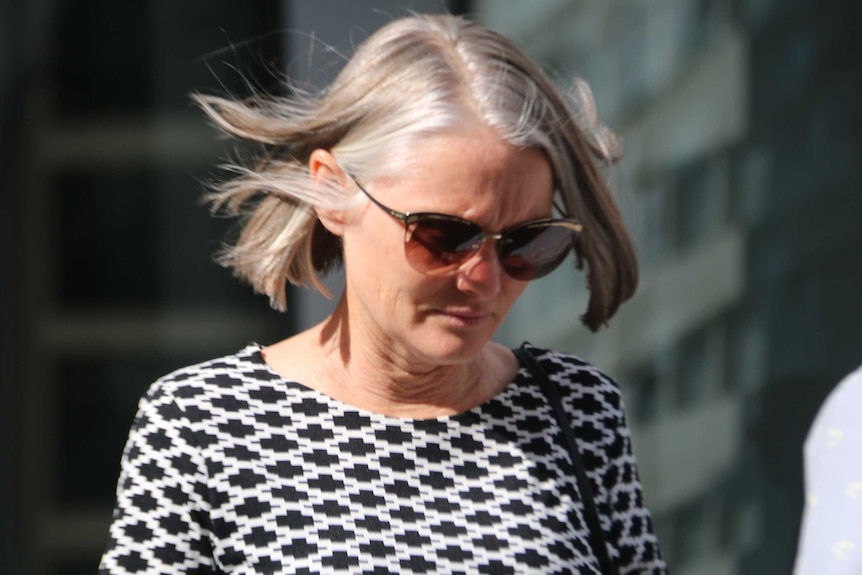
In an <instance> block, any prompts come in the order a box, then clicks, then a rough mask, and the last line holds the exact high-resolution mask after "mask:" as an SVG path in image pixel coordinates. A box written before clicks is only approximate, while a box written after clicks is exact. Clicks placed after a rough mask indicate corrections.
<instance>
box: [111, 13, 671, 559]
mask: <svg viewBox="0 0 862 575" xmlns="http://www.w3.org/2000/svg"><path fill="white" fill-rule="evenodd" d="M581 92H582V95H583V96H585V98H583V104H584V105H583V106H582V108H581V109H580V110H579V111H578V113H577V114H576V115H573V112H571V111H570V110H569V109H568V108H567V106H566V104H565V102H564V101H563V99H562V98H561V97H560V96H559V95H558V94H557V92H556V91H555V90H554V88H553V87H552V85H551V84H550V83H549V82H548V81H547V80H546V79H545V78H544V77H543V76H542V74H541V72H540V71H539V70H538V68H537V67H536V66H535V64H533V63H531V62H530V61H529V60H528V59H527V58H526V57H525V56H524V55H523V54H522V53H521V52H520V51H519V50H518V49H517V48H516V47H515V46H514V45H512V44H511V43H510V42H509V41H508V40H506V39H505V38H503V37H501V36H500V35H498V34H496V33H494V32H492V31H490V30H488V29H486V28H484V27H482V26H479V25H477V24H473V23H470V22H468V21H466V20H464V19H461V18H457V17H451V16H412V17H409V18H405V19H402V20H397V21H394V22H392V23H391V24H389V25H388V26H386V27H384V28H382V29H381V30H380V31H378V32H377V33H375V34H374V35H373V36H371V37H370V38H369V39H368V40H367V41H366V42H365V43H364V44H363V45H362V46H360V47H359V49H358V50H357V52H356V54H355V56H354V57H353V58H352V59H351V60H350V61H349V62H348V63H347V64H346V66H345V68H344V70H343V71H342V72H341V74H340V75H339V76H338V78H337V79H336V80H335V81H334V83H333V84H332V86H330V88H329V89H328V90H327V91H326V92H325V94H323V95H322V96H321V97H319V98H310V97H309V98H299V97H294V98H290V99H277V100H273V99H264V98H257V99H255V100H252V101H249V102H234V101H228V100H223V99H219V98H213V97H204V96H201V97H198V98H197V100H198V102H199V103H200V104H201V105H202V106H203V108H204V110H206V112H207V113H208V114H209V116H210V117H211V118H212V119H213V120H214V121H215V122H216V123H217V124H218V125H219V126H220V127H221V128H223V129H224V130H225V131H226V132H227V133H228V134H231V135H233V136H236V137H240V138H243V139H246V140H251V141H254V142H259V143H263V144H265V145H266V148H267V150H268V151H267V154H266V156H265V158H263V160H262V161H261V162H260V163H259V164H258V165H256V166H255V167H254V168H236V169H237V170H238V174H237V176H236V177H235V178H234V179H232V180H229V181H227V182H226V183H224V184H223V185H222V186H221V187H220V189H219V190H218V191H217V192H216V193H215V194H214V196H213V200H214V203H215V205H216V206H217V207H226V208H227V209H228V210H230V211H231V212H232V213H234V214H245V215H246V216H247V218H246V219H245V221H244V226H243V228H242V232H241V234H240V237H239V239H238V241H237V243H236V245H234V246H233V247H231V248H230V249H228V251H227V252H226V253H225V254H224V255H223V262H224V263H225V264H226V265H228V266H230V267H232V268H233V269H234V271H235V273H237V274H238V275H239V276H240V277H242V278H244V279H246V280H247V281H249V282H250V283H251V284H252V286H254V288H255V289H256V290H257V291H258V292H261V293H264V294H266V295H268V296H269V297H270V298H271V300H272V302H273V304H274V306H275V307H277V308H279V309H284V307H285V284H286V282H291V283H294V284H302V285H311V286H313V287H316V288H317V289H320V290H321V291H325V289H324V288H323V286H322V284H321V283H320V281H319V279H318V278H319V274H322V273H325V272H326V271H327V270H329V269H330V268H332V267H333V266H335V265H339V264H343V266H344V271H345V286H344V293H343V295H342V297H341V298H340V300H339V301H338V303H337V306H336V308H335V310H334V312H333V313H332V315H331V316H329V317H328V318H327V319H326V320H325V321H324V322H323V323H321V324H320V325H318V326H316V327H313V328H311V329H309V330H307V331H305V332H303V333H300V334H298V335H296V336H293V337H291V338H288V339H286V340H284V341H282V342H279V343H276V344H274V345H271V346H266V347H260V346H258V345H250V346H248V347H247V348H245V349H244V350H242V351H240V352H239V353H237V354H235V355H231V356H228V357H225V358H221V359H218V360H215V361H211V362H207V363H204V364H201V365H197V366H192V367H189V368H185V369H182V370H179V371H177V372H175V373H173V374H170V375H168V376H166V377H164V378H162V379H161V380H159V381H158V382H156V383H155V384H154V386H153V387H152V388H151V390H150V392H149V393H148V395H147V396H146V397H145V398H144V399H143V400H142V402H141V406H140V410H139V413H138V416H137V418H136V420H135V423H134V425H133V427H132V431H131V434H130V438H129V442H128V445H127V448H126V451H125V453H124V457H123V469H122V474H121V477H120V481H119V487H118V503H117V508H116V511H115V514H114V521H113V525H112V527H111V540H110V543H109V547H108V550H107V551H106V553H105V555H104V557H103V560H102V566H101V570H102V572H106V573H127V572H135V571H146V572H160V573H172V572H177V571H199V572H238V573H320V572H326V573H329V572H346V573H429V572H441V573H455V572H461V573H467V572H469V573H522V572H539V573H573V572H577V573H597V572H600V570H604V571H605V572H618V573H662V572H664V571H665V567H664V563H663V561H662V559H661V556H660V553H659V549H658V544H657V542H656V539H655V536H654V534H653V530H652V523H651V520H650V516H649V513H648V511H647V509H646V508H645V506H644V503H643V497H642V494H641V489H640V485H639V483H638V478H637V471H636V466H635V461H634V457H633V456H632V453H631V448H630V440H629V432H628V430H627V428H626V424H625V418H624V415H623V411H622V407H621V400H620V396H619V391H618V389H617V387H616V385H615V384H614V383H613V381H611V380H610V379H608V378H607V377H606V376H604V375H603V374H601V373H600V372H598V371H597V370H595V369H594V368H593V367H591V366H589V365H587V364H585V363H583V362H582V361H580V360H578V359H576V358H574V357H572V356H568V355H563V354H559V353H555V352H552V351H548V350H543V349H539V348H535V347H532V346H530V345H527V344H525V346H524V348H522V350H520V351H518V353H519V354H520V360H519V358H518V357H516V355H515V354H514V353H513V351H512V350H509V349H506V348H504V347H502V346H500V345H498V344H495V343H493V342H491V341H490V339H491V336H492V334H493V333H494V331H495V330H496V328H497V327H498V326H499V325H500V322H502V320H503V318H504V317H505V316H506V313H507V311H508V310H509V308H510V307H511V305H512V304H513V303H514V302H515V300H516V299H517V298H518V296H519V295H520V294H521V292H522V291H523V290H524V288H525V287H526V285H527V281H529V280H531V279H534V278H536V277H541V276H543V275H545V274H547V273H550V272H551V271H552V270H553V269H554V268H555V267H556V266H557V265H558V264H559V263H560V262H561V261H562V260H563V259H564V258H565V256H566V255H567V253H568V252H569V251H570V250H572V249H574V251H575V252H576V254H577V258H578V260H577V261H578V264H579V265H585V266H586V267H587V273H588V278H589V282H588V284H589V287H590V290H591V297H590V303H589V308H588V310H587V311H586V313H585V315H584V316H583V318H582V319H583V321H584V322H585V323H586V325H588V326H589V327H590V328H592V329H598V328H599V327H600V326H601V325H602V324H604V323H605V322H607V320H609V319H610V317H611V316H612V315H613V314H614V312H615V311H616V309H617V307H618V306H619V305H620V304H621V303H622V302H623V301H624V300H626V299H628V298H629V297H630V296H631V294H632V292H633V291H634V287H635V284H636V281H637V266H636V262H635V258H634V252H633V249H632V246H631V243H630V240H629V237H628V234H627V233H626V231H625V229H624V227H623V225H622V223H621V218H620V215H619V213H618V211H617V208H616V207H615V205H614V202H613V200H612V198H611V196H610V194H609V192H608V190H607V188H606V187H605V184H604V183H603V181H602V178H601V177H600V175H599V172H598V168H597V164H598V163H601V162H603V161H605V162H607V161H611V160H613V159H615V158H614V154H613V152H614V148H613V146H612V145H611V144H612V140H611V139H610V137H609V134H607V133H605V132H604V131H602V130H601V129H600V127H599V125H598V123H597V122H596V121H595V117H594V113H593V110H592V108H591V106H590V103H591V102H590V99H589V94H588V92H587V91H586V90H585V89H582V90H581ZM582 229H583V233H582V234H580V235H579V232H580V231H581V230H582ZM533 358H536V359H538V360H539V362H538V363H539V366H538V367H536V366H532V367H531V363H530V362H531V361H532V359H533ZM542 371H544V372H545V373H546V374H547V377H545V376H543V374H542ZM539 382H544V383H542V385H541V386H540V385H539ZM546 388H547V389H546ZM556 394H558V395H559V396H560V399H557V400H554V399H553V397H554V396H555V395H556ZM555 410H557V411H555ZM560 412H562V413H560ZM555 414H557V416H555ZM569 422H571V423H569ZM570 431H574V436H576V438H577V439H576V440H572V445H571V446H570V445H569V444H567V443H566V438H567V437H571V436H570V435H568V434H567V433H568V432H570ZM581 455H582V456H583V457H582V460H583V461H582V467H583V471H584V472H585V473H582V474H581V475H582V477H581V479H582V480H581V481H579V480H578V477H579V475H578V473H579V472H580V470H581V466H578V465H576V464H577V463H578V462H579V461H580V456H581ZM600 565H603V567H600Z"/></svg>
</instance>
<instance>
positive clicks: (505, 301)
mask: <svg viewBox="0 0 862 575" xmlns="http://www.w3.org/2000/svg"><path fill="white" fill-rule="evenodd" d="M407 155H408V156H409V157H410V158H411V160H410V161H409V163H408V164H409V165H405V166H404V167H403V171H400V170H399V168H398V166H395V167H394V169H391V170H387V174H394V175H392V176H387V177H385V178H378V179H374V178H373V177H371V178H368V179H367V181H363V182H361V183H362V185H363V187H364V188H365V189H366V190H367V191H368V192H369V193H370V194H371V195H373V196H374V197H375V198H376V199H377V200H378V201H379V202H381V203H383V204H385V205H386V206H389V207H390V208H392V209H394V210H397V211H400V212H414V213H415V212H439V213H444V214H450V215H455V216H458V217H461V218H464V219H467V220H470V221H472V222H475V223H477V224H478V225H479V226H480V227H481V228H482V229H483V230H484V231H486V232H490V233H494V232H499V231H501V230H505V229H508V228H511V227H513V226H515V225H517V224H520V223H523V222H527V221H530V220H535V219H539V218H544V217H548V216H549V215H550V214H551V203H552V195H553V184H552V177H551V169H550V166H549V164H548V161H547V160H546V158H545V156H544V154H543V153H542V152H541V151H539V150H536V149H515V148H512V147H511V146H509V145H508V144H506V143H505V142H504V141H503V140H502V139H500V137H499V136H498V135H497V134H496V133H494V132H493V131H491V130H488V129H478V128H477V129H475V130H469V131H465V132H457V133H453V134H451V135H438V136H432V137H429V138H427V139H425V140H423V141H421V143H418V144H416V145H414V146H412V147H411V148H410V149H409V150H408V154H407ZM346 185H352V183H351V182H349V181H348V183H347V184H346ZM357 191H358V190H357ZM342 231H343V234H342V235H343V244H344V262H345V273H346V287H345V297H346V298H347V306H348V307H347V309H348V314H349V322H350V333H351V339H353V337H354V336H358V337H362V338H365V339H363V340H362V341H363V342H369V343H371V345H374V346H376V347H377V348H378V349H377V351H378V352H381V351H382V352H385V353H388V354H390V357H393V358H396V357H397V358H399V359H402V360H404V361H405V362H409V363H408V365H413V366H415V367H421V366H423V365H427V366H429V367H433V366H435V365H443V364H453V363H459V362H463V361H467V360H470V359H473V358H475V357H476V356H477V355H478V354H479V352H480V351H481V350H482V348H483V346H484V345H485V344H486V343H487V342H488V341H489V340H490V338H491V336H492V335H493V334H494V332H495V331H496V329H497V328H498V327H499V325H500V323H501V322H502V321H503V319H504V318H505V316H506V314H507V313H508V311H509V309H510V308H511V306H512V304H513V303H514V302H515V300H516V299H517V298H518V296H519V295H520V294H521V292H523V290H524V288H525V287H526V285H527V284H526V282H523V281H518V280H515V279H512V278H511V277H509V276H508V275H506V273H505V272H504V271H503V269H502V268H501V266H500V263H499V261H498V259H497V255H496V252H495V250H494V245H493V241H489V242H486V244H485V246H484V247H483V248H482V249H481V250H480V251H479V252H478V253H476V254H475V255H473V257H471V258H470V259H469V260H468V261H466V262H465V263H464V264H463V265H462V266H461V267H460V268H459V269H458V270H457V271H456V272H454V273H453V274H452V275H449V276H445V277H430V276H427V275H424V274H422V273H420V272H418V271H416V270H415V269H413V267H411V265H410V264H409V263H408V261H407V259H406V257H405V254H404V224H403V223H402V222H399V221H398V220H396V219H395V218H393V217H392V216H390V215H389V214H387V213H386V212H384V211H383V210H382V209H380V208H378V207H377V206H375V205H373V204H372V203H370V202H367V203H363V204H362V205H361V207H359V208H356V209H355V212H354V213H352V214H351V215H350V216H349V217H348V218H347V220H346V224H345V226H344V227H343V230H342Z"/></svg>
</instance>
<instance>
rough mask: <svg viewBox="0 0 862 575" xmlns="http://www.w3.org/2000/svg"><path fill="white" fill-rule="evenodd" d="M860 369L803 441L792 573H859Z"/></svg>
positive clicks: (861, 550) (829, 400)
mask: <svg viewBox="0 0 862 575" xmlns="http://www.w3.org/2000/svg"><path fill="white" fill-rule="evenodd" d="M860 406H862V368H860V369H859V370H857V371H856V372H854V373H853V374H851V375H849V376H848V377H847V378H845V379H844V380H842V381H841V382H840V383H839V384H838V385H837V386H836V388H835V389H834V390H833V392H832V393H831V394H830V395H829V397H828V398H827V400H826V401H825V402H824V404H823V406H822V407H821V409H820V412H819V413H818V414H817V417H816V419H815V421H814V424H813V425H812V427H811V431H810V432H809V434H808V438H807V439H806V441H805V451H804V453H805V512H804V515H803V519H802V529H801V533H800V538H799V548H798V550H797V556H796V566H795V570H794V574H795V575H851V574H852V575H858V574H859V573H862V455H860V454H862V420H860V419H859V408H860Z"/></svg>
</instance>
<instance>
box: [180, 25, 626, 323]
mask: <svg viewBox="0 0 862 575" xmlns="http://www.w3.org/2000/svg"><path fill="white" fill-rule="evenodd" d="M571 92H572V93H571V94H569V96H570V98H569V99H568V100H569V103H567V99H566V98H564V97H563V96H562V95H561V94H560V92H558V91H557V89H556V88H555V86H554V85H553V84H552V83H551V81H550V80H549V79H548V78H547V77H546V76H545V75H544V74H543V73H542V71H541V70H540V69H539V67H538V66H537V65H536V64H535V63H533V62H532V61H531V60H530V59H529V58H528V57H527V56H526V55H524V54H523V53H522V52H521V51H520V50H519V49H518V48H517V47H516V46H515V45H514V44H513V43H512V42H511V41H510V40H508V39H507V38H505V37H504V36H502V35H500V34H498V33H496V32H494V31H492V30H490V29H488V28H486V27H484V26H481V25H479V24H476V23H474V22H471V21H469V20H467V19H464V18H461V17H457V16H448V15H446V16H428V15H415V16H410V17H406V18H402V19H399V20H395V21H393V22H391V23H389V24H388V25H386V26H384V27H383V28H381V29H380V30H378V31H377V32H376V33H374V34H373V35H372V36H370V37H369V38H368V39H367V40H366V41H364V42H363V43H362V44H361V45H360V46H359V47H358V49H357V50H356V53H355V54H354V56H353V57H352V58H351V59H350V60H349V61H348V62H347V63H346V65H345V66H344V68H343V69H342V70H341V72H340V73H339V75H338V76H337V78H336V79H335V80H334V82H333V83H332V84H331V85H330V86H329V88H328V89H327V90H325V91H324V92H323V93H322V94H321V95H318V96H309V95H303V94H299V95H292V96H289V97H282V98H275V97H266V96H261V95H258V96H254V97H252V98H250V99H248V100H245V101H235V100H230V99H224V98H219V97H213V96H204V95H195V96H194V99H195V100H196V101H197V103H198V104H199V105H200V106H201V107H202V108H203V110H204V111H205V112H206V113H207V114H208V115H209V117H210V118H211V119H212V120H213V121H214V122H215V123H216V124H217V125H218V126H219V127H220V128H221V129H222V130H223V131H224V132H226V133H227V134H229V135H231V136H234V137H237V138H241V139H244V140H248V141H251V142H256V143H259V144H263V145H264V148H265V149H266V153H265V154H264V155H263V157H262V158H260V159H259V161H258V163H257V165H255V166H253V167H241V166H232V168H231V169H232V170H233V171H234V173H235V176H234V177H233V178H231V179H228V180H227V181H224V182H223V183H221V184H220V185H219V186H218V187H217V189H216V190H215V191H214V193H212V194H211V195H210V196H209V199H210V200H211V201H212V204H213V208H214V209H215V210H219V209H224V210H226V211H227V212H228V213H229V214H231V215H241V216H243V217H244V221H243V225H242V231H241V232H240V235H239V238H238V240H237V241H236V243H235V245H233V246H230V247H228V248H226V249H225V251H224V252H223V253H222V254H221V256H220V261H221V263H222V264H223V265H225V266H227V267H230V268H233V271H234V273H235V274H236V275H237V276H239V277H241V278H243V279H245V280H247V281H248V282H249V283H251V285H252V286H253V287H254V289H255V290H256V291H257V292H260V293H263V294H266V295H268V296H269V298H270V301H271V303H272V305H273V307H276V308H278V309H280V310H284V309H285V299H286V295H285V290H286V284H287V282H291V283H292V284H296V285H305V286H311V287H314V288H316V289H318V290H319V291H321V292H322V293H324V294H327V291H326V288H325V287H324V286H323V284H322V282H321V280H320V277H321V274H325V273H326V272H327V271H328V270H330V269H331V268H332V267H333V266H337V265H339V264H340V263H341V258H342V251H341V244H340V239H339V238H337V237H335V236H333V235H332V234H330V233H329V232H328V231H327V230H326V229H325V228H324V227H323V225H322V224H321V223H320V221H319V220H318V219H317V217H316V215H315V211H314V208H315V207H318V206H320V207H328V208H337V209H338V208H343V207H346V206H348V205H350V204H349V200H350V198H346V197H344V192H343V191H342V190H340V189H337V188H336V187H334V186H332V187H323V186H321V185H319V184H318V185H315V184H314V183H313V182H312V180H311V178H310V177H309V173H308V162H309V156H310V155H311V153H312V152H313V151H314V150H315V149H318V148H322V149H327V150H329V151H330V152H331V153H332V154H333V155H334V156H335V157H336V158H337V160H338V162H339V163H340V164H341V165H342V166H343V167H344V168H345V169H346V170H347V171H349V172H350V173H352V174H353V175H354V176H357V177H358V178H360V179H365V180H367V179H369V178H373V177H376V176H380V175H381V170H386V169H387V166H392V165H393V163H394V160H393V158H395V157H396V156H398V155H399V151H403V150H405V149H409V145H410V144H411V143H412V142H416V141H417V140H420V139H421V138H423V137H428V136H429V135H431V134H439V133H442V132H446V131H452V130H458V129H459V127H463V126H465V125H471V124H473V125H475V123H476V122H477V121H478V122H479V124H480V125H484V126H487V127H490V128H492V129H494V130H495V131H496V132H497V133H498V134H499V135H500V136H501V137H502V139H503V140H505V141H506V142H508V143H509V144H510V145H512V146H514V147H518V148H526V147H532V148H539V149H541V150H543V151H544V152H545V154H546V156H547V158H548V160H549V162H550V165H551V169H552V172H553V176H554V184H555V186H556V196H557V197H556V200H555V202H556V203H557V205H558V206H559V209H560V211H561V212H562V213H563V214H564V215H565V216H567V217H572V218H575V219H577V220H579V221H580V222H581V223H582V224H583V226H584V232H583V233H582V235H581V236H580V238H579V240H578V242H577V244H576V246H575V252H576V255H577V259H576V265H577V267H578V268H580V269H583V268H584V266H586V268H587V287H588V289H589V290H590V299H589V304H588V307H587V310H586V313H584V315H583V316H582V317H581V320H582V321H583V322H584V324H585V325H586V326H587V327H589V328H590V329H591V330H593V331H595V330H597V329H599V328H600V327H601V326H602V325H603V324H605V323H607V321H608V320H609V319H610V318H611V317H612V316H613V315H614V313H615V312H616V311H617V309H618V308H619V306H620V304H621V303H623V302H624V301H626V300H627V299H629V298H630V297H631V296H632V294H633V293H634V291H635V288H636V286H637V280H638V266H637V259H636V257H635V251H634V248H633V246H632V242H631V239H630V237H629V234H628V232H627V230H626V228H625V225H624V224H623V221H622V217H621V215H620V212H619V210H618V208H617V206H616V204H615V202H614V200H613V197H612V196H611V194H610V192H609V190H608V187H607V185H606V182H605V181H604V178H603V177H602V174H601V171H600V166H601V165H603V164H610V163H614V162H616V161H617V160H618V159H619V158H620V155H621V150H620V147H619V144H618V142H617V140H616V138H615V136H614V135H613V133H611V132H610V131H609V130H607V129H606V128H605V127H604V126H603V125H602V124H601V123H600V122H599V121H598V118H597V115H596V110H595V105H594V102H593V98H592V94H591V93H590V90H589V87H588V86H587V84H586V83H585V82H583V81H580V80H577V81H575V83H574V87H573V89H572V91H571ZM402 159H403V158H402ZM353 193H355V190H354V192H353ZM327 295H328V294H327Z"/></svg>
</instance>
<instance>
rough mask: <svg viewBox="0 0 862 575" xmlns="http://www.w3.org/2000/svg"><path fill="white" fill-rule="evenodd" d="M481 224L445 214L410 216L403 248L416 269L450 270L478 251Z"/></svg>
mask: <svg viewBox="0 0 862 575" xmlns="http://www.w3.org/2000/svg"><path fill="white" fill-rule="evenodd" d="M481 236H482V230H481V229H479V226H477V225H475V224H471V223H470V222H466V221H463V220H459V219H455V218H447V217H446V216H444V215H439V216H438V215H436V214H416V215H415V216H410V217H408V220H407V235H406V243H405V244H404V252H405V254H406V255H407V261H409V262H410V265H412V266H413V267H414V268H415V269H416V270H418V271H420V272H423V273H427V274H434V275H443V274H446V273H448V272H451V271H452V270H454V269H455V268H457V267H458V266H460V265H461V264H463V263H464V262H465V261H466V260H467V259H468V258H469V257H470V256H472V255H473V253H474V252H475V249H474V246H475V244H476V242H477V241H479V240H480V239H481Z"/></svg>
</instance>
